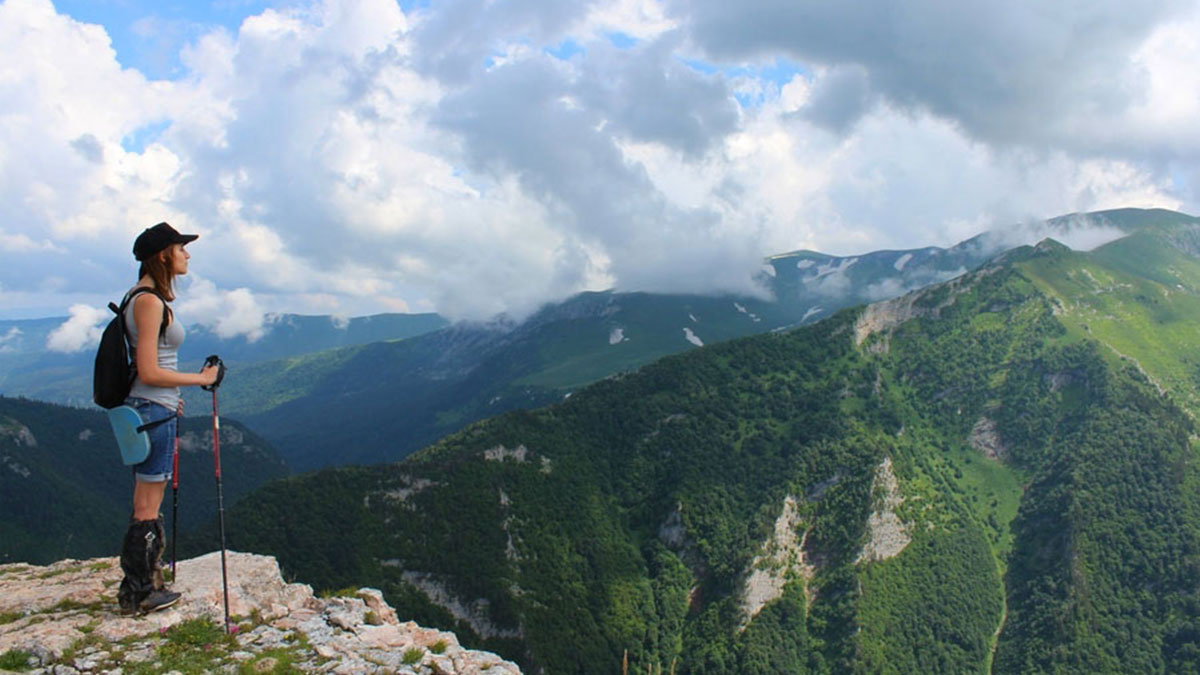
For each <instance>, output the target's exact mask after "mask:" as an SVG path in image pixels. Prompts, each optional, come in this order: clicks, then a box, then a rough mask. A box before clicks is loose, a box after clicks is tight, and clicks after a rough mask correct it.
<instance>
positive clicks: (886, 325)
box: [854, 268, 992, 352]
mask: <svg viewBox="0 0 1200 675" xmlns="http://www.w3.org/2000/svg"><path fill="white" fill-rule="evenodd" d="M991 271H992V270H989V269H986V268H985V269H981V270H979V272H978V275H986V274H989V273H990V272H991ZM964 279H965V278H964V277H958V278H955V279H951V280H950V281H947V282H945V283H943V284H939V285H937V286H934V287H932V288H923V289H921V290H918V291H913V292H911V293H908V294H907V295H902V296H900V297H898V298H892V299H891V300H884V301H883V302H876V303H875V304H872V305H867V307H866V308H865V309H863V311H862V314H859V316H858V320H857V321H855V322H854V344H855V345H860V346H861V345H862V343H863V342H864V341H865V340H866V339H867V338H869V337H871V336H872V335H874V334H876V333H885V332H890V331H892V330H893V329H895V328H896V327H898V326H900V325H901V324H903V323H905V322H906V321H909V320H912V319H916V318H920V317H926V316H932V317H935V318H936V317H938V316H940V315H941V312H942V310H943V309H945V308H947V307H949V306H950V305H952V304H954V302H955V301H956V300H957V299H958V296H959V295H962V294H963V293H964V292H966V291H967V290H968V289H969V288H970V284H968V283H965V282H964ZM943 290H944V291H945V294H946V295H945V297H944V298H943V299H942V300H941V301H940V302H938V303H937V304H931V303H930V295H931V294H933V293H937V292H941V291H943ZM871 350H872V351H879V352H886V351H887V350H888V344H887V342H886V341H881V342H879V343H876V344H875V345H873V346H872V347H871Z"/></svg>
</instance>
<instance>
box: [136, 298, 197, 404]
mask: <svg viewBox="0 0 1200 675" xmlns="http://www.w3.org/2000/svg"><path fill="white" fill-rule="evenodd" d="M162 317H163V301H162V300H161V299H159V297H158V296H157V295H154V294H153V293H139V294H138V295H137V297H136V298H134V299H133V321H134V323H135V324H137V330H138V339H137V376H138V379H140V380H141V381H142V382H145V383H146V384H148V385H150V386H151V387H187V386H192V385H195V386H201V385H207V384H212V383H213V382H216V381H217V367H216V366H209V367H207V368H205V369H204V370H202V371H200V372H198V373H181V372H179V371H175V370H167V369H166V368H159V367H158V329H159V328H160V327H161V326H162Z"/></svg>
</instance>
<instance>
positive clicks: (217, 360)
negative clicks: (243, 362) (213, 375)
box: [200, 354, 225, 391]
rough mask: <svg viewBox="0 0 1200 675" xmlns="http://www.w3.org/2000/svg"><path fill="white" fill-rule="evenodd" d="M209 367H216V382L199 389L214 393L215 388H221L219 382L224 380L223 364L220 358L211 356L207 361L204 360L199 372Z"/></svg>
mask: <svg viewBox="0 0 1200 675" xmlns="http://www.w3.org/2000/svg"><path fill="white" fill-rule="evenodd" d="M209 366H216V367H217V381H216V382H213V383H212V384H203V385H200V388H201V389H203V390H204V391H214V390H215V389H216V388H217V387H219V386H221V380H223V379H225V362H224V361H222V360H221V357H219V356H217V355H216V354H213V355H212V356H210V357H208V358H207V359H204V367H203V368H201V370H204V368H207V367H209Z"/></svg>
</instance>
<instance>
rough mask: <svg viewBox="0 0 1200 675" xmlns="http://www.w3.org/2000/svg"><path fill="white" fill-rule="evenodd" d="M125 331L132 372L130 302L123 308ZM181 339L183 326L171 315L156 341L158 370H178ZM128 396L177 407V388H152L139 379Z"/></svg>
mask: <svg viewBox="0 0 1200 675" xmlns="http://www.w3.org/2000/svg"><path fill="white" fill-rule="evenodd" d="M134 288H136V286H135V287H134ZM129 292H130V293H132V292H133V289H130V291H129ZM142 295H146V294H144V293H139V294H138V297H141V296H142ZM134 300H135V301H136V300H137V298H134ZM168 306H170V305H168ZM125 331H126V332H127V333H129V347H130V349H129V356H130V358H132V359H133V363H134V370H135V371H136V369H137V340H138V329H137V323H136V322H135V321H134V320H133V302H132V301H131V302H130V303H129V305H128V306H126V307H125ZM183 338H184V332H183V324H182V323H181V322H180V321H179V317H177V316H174V314H173V313H172V317H171V323H170V324H168V325H167V330H166V331H165V332H164V333H163V335H162V336H161V337H159V339H158V367H159V368H163V369H165V370H174V371H178V370H179V345H181V344H183ZM129 395H130V396H137V397H138V398H144V399H146V400H149V401H154V402H155V403H157V404H159V405H162V406H165V407H166V408H169V409H171V410H175V409H177V408H178V407H179V401H180V396H179V387H152V386H150V385H148V384H146V383H145V382H142V378H141V377H134V379H133V388H132V389H130V390H129Z"/></svg>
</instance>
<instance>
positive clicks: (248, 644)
mask: <svg viewBox="0 0 1200 675" xmlns="http://www.w3.org/2000/svg"><path fill="white" fill-rule="evenodd" d="M226 560H227V569H228V577H229V613H230V616H231V623H232V624H233V629H232V634H230V633H229V632H226V631H223V630H222V629H221V626H222V624H223V623H224V609H223V607H224V604H223V599H222V598H223V593H222V583H221V555H220V553H210V554H208V555H205V556H201V557H199V558H195V559H192V560H184V561H180V562H179V564H178V566H177V575H176V577H177V578H176V581H175V583H174V584H173V585H172V588H173V589H174V590H176V591H179V592H181V593H182V594H183V598H182V599H181V600H180V602H179V603H178V604H177V605H175V606H174V607H171V608H169V609H166V610H162V611H160V612H156V613H153V614H148V615H145V616H141V617H126V616H121V615H120V614H118V612H117V606H116V589H117V585H118V584H119V583H120V580H121V576H122V575H121V569H120V566H119V564H118V562H117V559H116V558H97V559H94V560H63V561H60V562H57V563H54V564H53V565H49V566H46V567H38V566H35V565H27V564H24V563H15V564H8V565H2V566H0V671H13V670H16V671H26V672H33V673H54V674H56V675H57V674H69V673H109V674H117V673H120V674H122V675H126V674H131V673H170V672H176V673H180V674H184V673H208V672H217V673H221V672H224V673H271V672H276V673H283V672H293V673H294V672H316V673H399V674H414V675H442V674H447V675H448V674H450V673H487V674H488V675H501V674H503V675H507V674H510V673H519V672H520V670H519V669H518V668H517V666H516V665H515V664H513V663H511V662H508V661H504V660H502V659H501V658H500V657H499V656H496V655H495V654H492V653H489V652H480V651H472V650H467V649H463V648H462V647H461V646H460V645H459V644H458V640H457V638H456V637H455V636H454V634H452V633H445V632H441V631H437V630H431V629H426V628H421V627H420V626H418V625H416V624H415V623H412V622H411V621H410V622H401V621H400V620H399V619H398V618H397V617H396V612H395V611H394V610H393V609H392V608H391V607H390V606H389V605H388V604H387V603H386V602H385V601H384V599H383V596H382V594H381V593H380V592H379V591H377V590H374V589H370V588H363V589H359V590H357V591H353V592H347V593H346V594H339V595H337V596H336V597H327V598H326V597H316V596H314V595H313V591H312V588H311V587H309V586H307V585H304V584H289V583H286V582H285V581H284V580H283V577H282V575H281V574H280V571H279V564H278V563H277V562H276V561H275V559H274V558H271V557H269V556H261V555H253V554H248V553H235V552H229V553H228V554H227V559H226Z"/></svg>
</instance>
